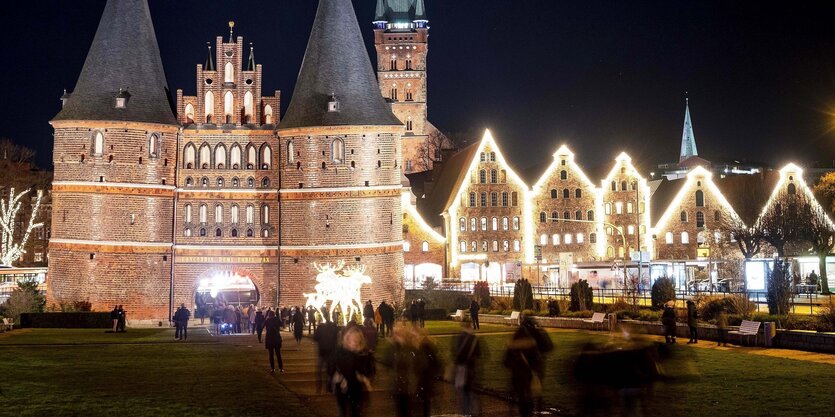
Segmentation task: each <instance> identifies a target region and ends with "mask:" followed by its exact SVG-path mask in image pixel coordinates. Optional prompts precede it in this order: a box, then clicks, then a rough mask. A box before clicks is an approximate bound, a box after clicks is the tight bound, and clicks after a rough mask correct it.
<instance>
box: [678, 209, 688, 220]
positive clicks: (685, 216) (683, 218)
mask: <svg viewBox="0 0 835 417" xmlns="http://www.w3.org/2000/svg"><path fill="white" fill-rule="evenodd" d="M679 218H680V219H681V222H682V223H685V222H687V212H686V211H682V212H681V214H679Z"/></svg>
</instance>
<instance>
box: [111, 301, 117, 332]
mask: <svg viewBox="0 0 835 417" xmlns="http://www.w3.org/2000/svg"><path fill="white" fill-rule="evenodd" d="M110 321H112V322H113V333H116V325H117V324H119V306H113V311H111V312H110Z"/></svg>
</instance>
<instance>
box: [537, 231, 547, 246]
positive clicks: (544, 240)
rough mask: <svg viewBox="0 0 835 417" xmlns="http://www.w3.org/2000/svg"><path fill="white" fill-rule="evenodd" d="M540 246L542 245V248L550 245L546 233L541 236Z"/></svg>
mask: <svg viewBox="0 0 835 417" xmlns="http://www.w3.org/2000/svg"><path fill="white" fill-rule="evenodd" d="M539 244H540V245H542V246H545V245H547V244H548V235H546V234H544V233H543V234H541V235H539Z"/></svg>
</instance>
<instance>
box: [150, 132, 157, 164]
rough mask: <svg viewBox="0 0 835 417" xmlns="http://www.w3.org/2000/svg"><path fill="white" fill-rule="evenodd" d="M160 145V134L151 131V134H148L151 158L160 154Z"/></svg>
mask: <svg viewBox="0 0 835 417" xmlns="http://www.w3.org/2000/svg"><path fill="white" fill-rule="evenodd" d="M159 145H160V140H159V134H158V133H151V135H150V136H148V155H149V156H150V157H151V158H156V157H158V156H159Z"/></svg>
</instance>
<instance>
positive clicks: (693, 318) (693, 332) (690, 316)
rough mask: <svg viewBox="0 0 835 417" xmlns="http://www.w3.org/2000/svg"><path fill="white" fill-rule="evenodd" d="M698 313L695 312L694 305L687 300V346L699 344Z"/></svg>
mask: <svg viewBox="0 0 835 417" xmlns="http://www.w3.org/2000/svg"><path fill="white" fill-rule="evenodd" d="M698 319H699V313H698V312H697V311H696V303H694V302H693V300H687V327H689V328H690V340H689V341H688V342H687V344H692V343H699V335H698V327H699V323H698Z"/></svg>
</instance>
